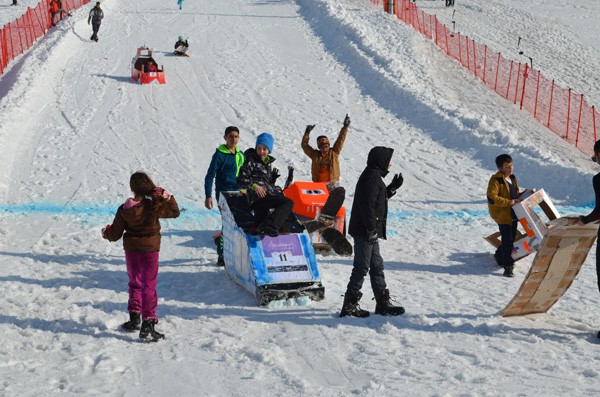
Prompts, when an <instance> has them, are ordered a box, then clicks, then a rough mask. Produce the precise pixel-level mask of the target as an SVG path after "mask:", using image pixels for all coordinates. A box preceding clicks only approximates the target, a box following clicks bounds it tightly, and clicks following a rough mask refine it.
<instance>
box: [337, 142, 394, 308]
mask: <svg viewBox="0 0 600 397" xmlns="http://www.w3.org/2000/svg"><path fill="white" fill-rule="evenodd" d="M393 153H394V149H391V148H387V147H383V146H376V147H374V148H372V149H371V151H370V152H369V156H368V159H367V167H366V168H365V170H364V171H363V172H362V174H361V175H360V177H359V178H358V182H357V183H356V190H355V192H354V202H353V203H352V214H351V217H350V225H349V228H348V233H349V234H350V235H351V236H352V237H353V238H354V263H353V268H352V274H351V276H350V281H349V282H348V286H347V288H346V294H345V295H344V304H343V306H342V310H341V312H340V317H345V316H354V317H368V316H369V312H368V311H366V310H362V309H361V308H360V306H359V305H358V301H359V300H360V298H361V297H362V293H361V292H360V290H361V288H362V284H363V281H364V279H365V277H366V275H367V273H369V274H370V278H371V288H373V293H374V294H375V299H376V301H377V305H376V307H375V314H382V315H387V314H389V315H393V316H397V315H400V314H402V313H404V308H403V307H401V306H394V305H392V303H391V302H390V293H389V290H388V289H387V286H386V283H385V275H384V273H383V270H384V267H383V258H382V257H381V255H380V253H379V242H378V240H379V239H380V238H382V239H384V240H385V239H386V220H387V212H388V203H387V201H388V199H389V198H390V197H392V196H393V195H395V194H396V190H398V189H399V188H400V186H402V182H403V181H404V179H403V177H402V174H396V175H395V176H394V178H393V179H392V182H391V183H390V184H389V185H388V186H386V185H385V183H384V182H383V178H384V177H385V176H386V175H387V174H388V172H389V171H388V170H389V168H390V167H391V160H392V154H393Z"/></svg>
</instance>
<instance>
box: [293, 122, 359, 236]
mask: <svg viewBox="0 0 600 397" xmlns="http://www.w3.org/2000/svg"><path fill="white" fill-rule="evenodd" d="M349 126H350V117H348V115H346V117H345V118H344V123H343V125H342V129H341V130H340V134H339V135H338V137H337V139H336V140H335V143H334V144H333V147H331V146H330V143H329V138H328V137H327V136H325V135H320V136H318V137H317V148H318V149H315V148H313V147H312V146H310V145H309V143H308V140H309V138H310V132H311V131H312V130H313V128H315V126H314V125H307V126H306V129H305V130H304V136H303V137H302V141H301V143H300V146H301V147H302V150H303V151H304V153H305V154H306V155H307V156H308V157H309V158H310V160H311V176H312V180H313V182H324V183H325V184H326V185H327V190H328V191H329V197H328V199H327V202H326V203H325V205H324V206H323V208H322V209H321V213H320V215H319V217H318V218H317V220H316V222H309V223H308V224H306V225H305V226H306V228H307V230H308V231H309V233H312V232H314V231H316V230H321V229H324V228H327V227H331V225H333V222H334V220H335V216H336V214H337V213H338V211H339V210H340V208H341V207H342V205H343V203H344V199H345V197H346V190H345V189H344V188H343V187H342V186H340V161H339V155H340V152H341V151H342V147H343V146H344V142H345V141H346V135H347V134H348V127H349Z"/></svg>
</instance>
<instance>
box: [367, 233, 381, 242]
mask: <svg viewBox="0 0 600 397" xmlns="http://www.w3.org/2000/svg"><path fill="white" fill-rule="evenodd" d="M378 238H379V236H378V235H377V230H371V231H367V243H368V244H369V245H373V244H375V243H376V242H377V239H378Z"/></svg>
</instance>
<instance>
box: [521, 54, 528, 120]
mask: <svg viewBox="0 0 600 397" xmlns="http://www.w3.org/2000/svg"><path fill="white" fill-rule="evenodd" d="M528 68H529V65H528V64H525V71H524V72H523V91H522V92H521V107H520V108H519V110H523V99H524V98H525V86H526V85H527V69H528Z"/></svg>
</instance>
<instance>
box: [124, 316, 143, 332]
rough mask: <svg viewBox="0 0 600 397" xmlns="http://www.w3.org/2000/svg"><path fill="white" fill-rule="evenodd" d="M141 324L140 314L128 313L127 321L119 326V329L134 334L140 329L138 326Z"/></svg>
mask: <svg viewBox="0 0 600 397" xmlns="http://www.w3.org/2000/svg"><path fill="white" fill-rule="evenodd" d="M141 323H142V318H141V316H140V313H135V312H129V321H127V322H124V323H123V324H121V328H123V329H124V330H125V331H129V332H134V331H137V330H139V329H140V324H141Z"/></svg>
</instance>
